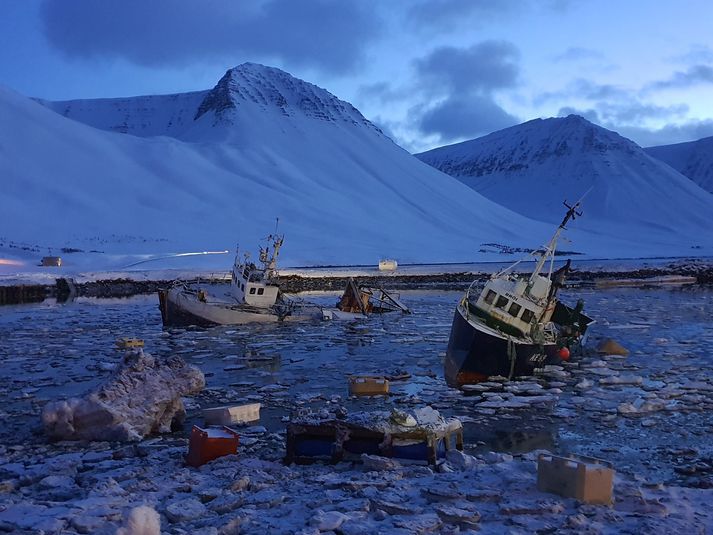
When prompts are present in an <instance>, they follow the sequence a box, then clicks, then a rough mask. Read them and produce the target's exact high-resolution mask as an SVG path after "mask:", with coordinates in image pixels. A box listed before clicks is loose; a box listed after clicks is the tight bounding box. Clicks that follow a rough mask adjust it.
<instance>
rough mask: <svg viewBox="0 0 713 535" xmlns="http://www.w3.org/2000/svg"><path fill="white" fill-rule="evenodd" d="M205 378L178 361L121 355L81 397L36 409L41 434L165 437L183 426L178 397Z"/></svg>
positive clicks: (139, 354) (100, 437)
mask: <svg viewBox="0 0 713 535" xmlns="http://www.w3.org/2000/svg"><path fill="white" fill-rule="evenodd" d="M204 387H205V377H204V376H203V373H202V372H201V371H200V370H199V369H198V368H196V367H195V366H190V365H188V364H186V363H185V362H184V361H183V359H181V358H180V357H176V356H174V357H169V358H167V359H158V358H154V357H152V356H151V355H149V354H148V353H144V352H143V350H141V349H137V350H133V351H129V352H127V354H126V355H125V356H124V359H123V360H122V362H121V364H120V366H119V367H118V368H117V370H116V372H115V373H114V374H113V375H112V376H111V377H110V378H109V379H108V380H107V381H106V382H105V383H104V384H103V385H101V386H99V387H98V388H96V389H95V390H93V391H91V392H90V393H88V394H87V395H85V396H84V397H81V398H70V399H68V400H63V401H53V402H50V403H48V404H47V405H45V407H44V409H43V411H42V423H43V424H44V428H45V431H46V432H47V434H48V435H49V436H50V437H51V438H53V439H57V440H108V441H136V440H141V439H142V438H144V437H145V436H147V435H150V434H154V433H168V432H170V431H171V430H172V429H176V427H177V426H179V425H180V424H182V423H183V420H184V419H185V415H186V411H185V408H184V406H183V401H182V399H181V398H182V397H183V396H188V395H192V394H196V393H198V392H200V391H201V390H202V389H203V388H204Z"/></svg>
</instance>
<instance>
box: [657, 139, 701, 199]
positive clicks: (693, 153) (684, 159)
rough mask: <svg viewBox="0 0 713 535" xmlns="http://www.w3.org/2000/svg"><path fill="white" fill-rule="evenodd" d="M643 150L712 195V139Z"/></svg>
mask: <svg viewBox="0 0 713 535" xmlns="http://www.w3.org/2000/svg"><path fill="white" fill-rule="evenodd" d="M644 150H645V151H646V152H647V153H648V154H649V155H650V156H653V157H654V158H656V159H658V160H661V161H662V162H665V163H667V164H668V165H670V166H671V167H673V168H674V169H675V170H676V171H678V172H680V173H682V174H684V175H686V176H687V177H688V178H690V179H691V180H693V181H694V182H695V183H696V184H698V185H699V186H701V187H702V188H703V189H705V190H707V191H710V192H711V193H713V137H704V138H703V139H699V140H698V141H689V142H687V143H676V144H674V145H660V146H658V147H647V148H645V149H644Z"/></svg>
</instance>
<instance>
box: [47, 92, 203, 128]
mask: <svg viewBox="0 0 713 535" xmlns="http://www.w3.org/2000/svg"><path fill="white" fill-rule="evenodd" d="M208 93H209V91H194V92H191V93H177V94H173V95H149V96H141V97H125V98H101V99H83V100H65V101H49V100H41V99H37V102H39V103H40V104H42V105H43V106H46V107H47V108H49V109H51V110H53V111H55V112H57V113H59V114H60V115H63V116H64V117H67V118H69V119H73V120H75V121H78V122H80V123H84V124H86V125H89V126H92V127H94V128H99V129H101V130H108V131H110V132H118V133H121V134H131V135H133V136H139V137H153V136H171V137H176V138H180V137H181V135H182V134H183V133H184V132H185V131H186V129H188V128H189V127H190V126H192V125H193V121H194V119H195V113H196V109H197V107H198V106H199V105H200V103H201V102H202V101H203V99H205V97H206V95H207V94H208Z"/></svg>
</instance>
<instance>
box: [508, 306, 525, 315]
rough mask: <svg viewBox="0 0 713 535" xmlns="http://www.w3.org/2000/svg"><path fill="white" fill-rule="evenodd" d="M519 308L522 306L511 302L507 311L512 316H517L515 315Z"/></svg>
mask: <svg viewBox="0 0 713 535" xmlns="http://www.w3.org/2000/svg"><path fill="white" fill-rule="evenodd" d="M520 309H522V306H520V305H518V304H517V303H513V304H512V305H510V308H509V309H508V313H509V314H510V315H511V316H512V317H513V318H517V315H518V314H519V313H520Z"/></svg>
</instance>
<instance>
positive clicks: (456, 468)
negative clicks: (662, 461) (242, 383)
mask: <svg viewBox="0 0 713 535" xmlns="http://www.w3.org/2000/svg"><path fill="white" fill-rule="evenodd" d="M260 440H261V441H262V443H263V444H264V447H265V450H266V451H268V452H270V453H269V454H266V455H261V458H258V457H253V456H246V455H243V454H239V455H237V456H229V457H224V458H221V459H218V460H216V461H213V462H211V463H209V464H207V465H204V466H203V467H201V468H199V469H195V468H191V467H188V466H186V465H185V463H184V460H183V456H184V454H185V453H186V449H187V440H186V439H175V438H166V439H154V440H149V441H144V442H142V443H139V444H135V445H128V446H126V445H112V444H108V443H90V444H82V443H58V444H55V445H36V446H12V447H10V448H5V447H0V453H1V454H2V458H3V464H2V465H1V466H0V470H1V471H2V473H3V474H4V475H5V476H6V477H5V478H3V481H2V498H0V529H2V530H3V531H11V532H13V533H60V532H61V533H93V534H97V535H100V534H107V535H108V534H113V533H114V532H115V530H116V529H117V528H118V527H119V525H121V523H122V521H123V519H124V518H125V517H126V516H127V515H128V512H129V510H130V509H131V508H132V507H137V506H141V505H149V506H151V507H153V508H155V509H156V510H157V512H158V513H159V514H160V515H161V528H162V532H164V533H175V534H179V533H193V534H199V533H200V534H226V535H227V534H232V533H276V534H277V533H301V534H314V535H317V534H319V533H321V532H328V533H343V534H358V533H359V534H360V533H389V534H407V533H409V534H412V533H452V534H455V533H475V532H477V531H482V532H486V533H534V532H538V531H541V530H546V531H548V532H551V531H556V532H558V533H613V532H630V533H631V532H636V533H672V532H676V531H680V530H685V531H686V532H688V533H706V532H708V531H709V530H710V529H712V528H713V513H712V512H711V509H710V507H709V504H710V503H711V500H713V489H692V488H683V487H674V486H671V487H669V486H665V485H663V484H653V483H647V482H645V481H641V480H637V479H636V478H631V477H628V476H625V475H622V474H617V476H616V478H615V485H614V497H615V502H614V504H613V505H612V506H594V505H588V504H585V503H581V502H578V501H577V500H575V499H570V498H562V497H560V496H557V495H553V494H547V493H543V492H539V491H538V490H537V486H536V473H537V469H536V459H537V455H538V453H540V452H538V451H534V452H530V453H528V454H524V455H521V456H515V457H513V456H511V455H506V454H495V453H490V454H483V455H479V456H470V455H466V454H461V453H456V454H454V455H451V456H450V458H449V460H448V461H447V462H446V463H444V464H443V465H441V466H440V467H438V468H432V467H427V466H421V465H402V464H401V463H399V462H398V461H395V460H387V459H383V461H379V459H380V458H376V459H374V458H371V459H366V460H365V462H364V463H339V464H337V465H325V464H319V463H317V464H314V465H308V466H297V465H291V466H285V465H284V464H283V463H282V462H281V460H280V450H279V448H278V447H277V446H276V445H277V444H279V443H280V442H281V441H282V436H281V435H279V434H276V435H269V436H267V437H263V438H260Z"/></svg>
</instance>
